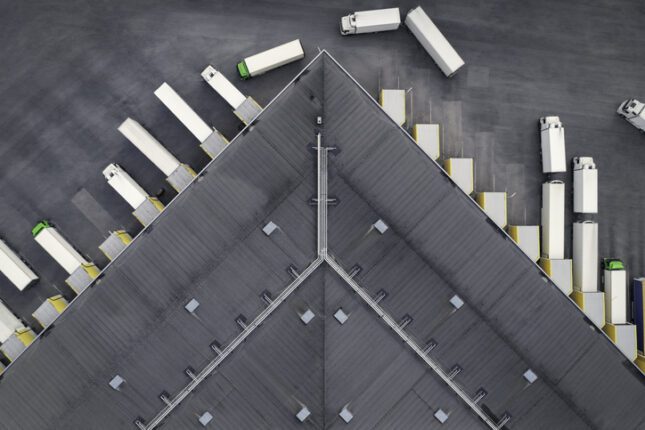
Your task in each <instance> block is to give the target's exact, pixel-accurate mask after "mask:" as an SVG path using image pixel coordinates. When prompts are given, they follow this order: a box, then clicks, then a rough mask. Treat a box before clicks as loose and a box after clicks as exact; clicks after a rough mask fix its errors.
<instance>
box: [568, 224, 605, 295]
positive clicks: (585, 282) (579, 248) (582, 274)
mask: <svg viewBox="0 0 645 430" xmlns="http://www.w3.org/2000/svg"><path fill="white" fill-rule="evenodd" d="M598 263H599V260H598V224H597V223H595V222H593V221H582V222H574V223H573V288H574V289H575V290H576V291H582V292H585V293H591V292H595V291H598Z"/></svg>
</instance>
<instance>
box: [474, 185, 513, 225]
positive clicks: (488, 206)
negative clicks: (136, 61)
mask: <svg viewBox="0 0 645 430" xmlns="http://www.w3.org/2000/svg"><path fill="white" fill-rule="evenodd" d="M476 200H477V203H479V206H481V208H482V209H483V210H484V212H486V215H488V217H489V218H490V219H491V220H493V222H494V223H495V224H497V225H498V226H499V227H500V228H505V227H506V224H507V221H506V193H501V192H484V193H477V198H476Z"/></svg>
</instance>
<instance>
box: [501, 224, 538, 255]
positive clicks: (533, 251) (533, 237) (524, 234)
mask: <svg viewBox="0 0 645 430" xmlns="http://www.w3.org/2000/svg"><path fill="white" fill-rule="evenodd" d="M508 234H509V236H511V238H512V239H513V240H514V241H515V243H517V246H519V247H520V249H521V250H522V251H524V253H525V254H526V255H528V256H529V258H530V259H531V260H533V261H536V262H537V261H538V260H539V259H540V226H539V225H511V226H509V227H508Z"/></svg>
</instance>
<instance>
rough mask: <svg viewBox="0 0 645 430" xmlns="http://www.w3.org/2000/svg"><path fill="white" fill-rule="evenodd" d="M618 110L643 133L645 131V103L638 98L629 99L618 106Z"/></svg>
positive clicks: (619, 113)
mask: <svg viewBox="0 0 645 430" xmlns="http://www.w3.org/2000/svg"><path fill="white" fill-rule="evenodd" d="M617 112H618V115H620V116H622V117H623V118H625V119H626V120H627V121H629V122H630V123H631V124H632V125H633V126H634V127H636V128H637V129H638V130H639V131H640V132H641V133H645V103H641V102H639V101H638V100H636V99H628V100H625V101H624V102H622V103H621V104H620V106H618V110H617Z"/></svg>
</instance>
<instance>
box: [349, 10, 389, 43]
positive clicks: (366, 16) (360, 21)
mask: <svg viewBox="0 0 645 430" xmlns="http://www.w3.org/2000/svg"><path fill="white" fill-rule="evenodd" d="M400 25H401V14H400V12H399V8H398V7H393V8H389V9H376V10H362V11H358V12H354V13H352V14H349V15H347V16H344V17H342V18H341V19H340V34H342V35H343V36H346V35H348V34H362V33H377V32H379V31H391V30H396V29H397V28H399V26H400Z"/></svg>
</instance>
